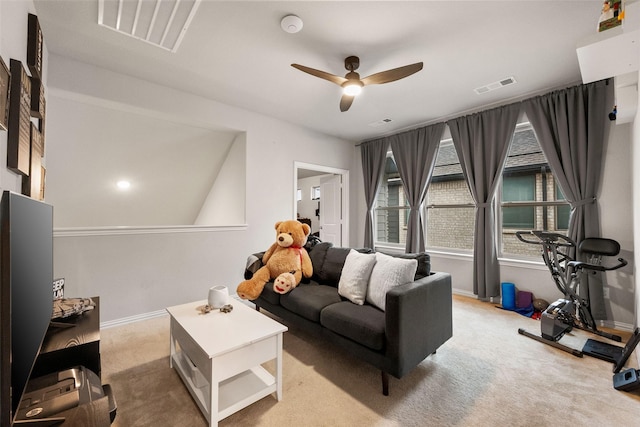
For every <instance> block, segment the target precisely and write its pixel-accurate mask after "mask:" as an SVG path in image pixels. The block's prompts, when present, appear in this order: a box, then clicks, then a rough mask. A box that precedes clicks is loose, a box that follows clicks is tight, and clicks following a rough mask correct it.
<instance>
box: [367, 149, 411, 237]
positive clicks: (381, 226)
mask: <svg viewBox="0 0 640 427" xmlns="http://www.w3.org/2000/svg"><path fill="white" fill-rule="evenodd" d="M375 218H376V241H377V242H380V243H396V244H398V245H400V244H404V243H405V242H406V240H407V220H408V218H409V204H408V202H407V200H406V198H405V195H404V189H403V187H402V181H401V180H400V174H399V173H398V167H397V166H396V162H395V159H394V158H393V154H392V153H391V152H390V151H389V152H388V153H387V160H386V163H385V168H384V175H383V177H382V181H381V183H380V187H379V188H378V195H377V198H376V209H375Z"/></svg>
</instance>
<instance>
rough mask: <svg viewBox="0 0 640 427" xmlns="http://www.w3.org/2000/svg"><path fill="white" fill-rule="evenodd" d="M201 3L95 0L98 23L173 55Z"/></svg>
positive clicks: (167, 0) (176, 0)
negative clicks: (96, 1)
mask: <svg viewBox="0 0 640 427" xmlns="http://www.w3.org/2000/svg"><path fill="white" fill-rule="evenodd" d="M200 2H201V0H98V24H100V25H102V26H103V27H106V28H109V29H111V30H114V31H117V32H119V33H121V34H125V35H127V36H130V37H133V38H135V39H138V40H142V41H145V42H147V43H150V44H152V45H154V46H157V47H159V48H162V49H165V50H168V51H170V52H175V51H177V50H178V47H179V46H180V42H181V41H182V37H184V34H185V33H186V31H187V28H188V27H189V25H190V24H191V20H192V19H193V16H194V15H195V13H196V10H197V9H198V6H199V5H200Z"/></svg>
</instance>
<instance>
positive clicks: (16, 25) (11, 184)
mask: <svg viewBox="0 0 640 427" xmlns="http://www.w3.org/2000/svg"><path fill="white" fill-rule="evenodd" d="M29 13H34V14H35V7H34V6H33V2H31V1H29V0H24V1H19V2H18V1H12V2H5V1H0V55H1V56H2V60H3V61H4V63H5V65H6V66H7V68H9V67H10V66H11V65H10V62H11V61H10V60H11V58H13V59H16V60H18V61H21V62H22V65H23V66H24V68H25V70H27V73H29V68H28V67H27V32H28V16H29ZM48 57H49V54H48V51H47V45H46V40H45V43H44V47H43V67H42V73H43V77H42V81H43V84H44V86H45V97H46V96H47V74H48V66H47V64H48ZM45 150H46V141H45ZM6 159H7V131H0V162H2V163H1V164H2V166H1V167H0V190H10V191H14V192H16V193H21V192H22V177H21V176H20V175H19V174H16V173H15V172H12V171H10V170H9V169H7V168H6ZM45 164H46V159H43V165H45Z"/></svg>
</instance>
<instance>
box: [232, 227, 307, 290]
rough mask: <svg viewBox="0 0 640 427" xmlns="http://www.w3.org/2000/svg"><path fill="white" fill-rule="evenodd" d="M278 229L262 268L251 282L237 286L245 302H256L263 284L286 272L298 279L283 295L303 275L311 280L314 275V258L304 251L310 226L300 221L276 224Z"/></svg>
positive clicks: (288, 278)
mask: <svg viewBox="0 0 640 427" xmlns="http://www.w3.org/2000/svg"><path fill="white" fill-rule="evenodd" d="M275 229H276V241H275V243H273V244H272V245H271V247H270V248H269V249H268V250H267V251H266V252H265V253H264V255H263V256H262V264H263V266H262V267H260V269H258V271H256V272H255V273H254V274H253V277H251V279H249V280H245V281H243V282H241V283H240V284H239V285H238V288H237V290H236V293H237V294H238V296H239V297H240V298H242V299H248V300H255V299H257V298H258V297H259V296H260V294H261V293H262V290H263V289H264V285H265V284H266V283H267V282H268V281H270V280H273V279H275V278H277V277H278V276H280V275H281V274H283V273H289V274H292V276H293V277H294V279H295V284H294V285H292V286H290V287H289V288H287V289H286V290H284V288H282V289H283V290H284V292H279V293H283V294H284V293H286V292H288V291H290V290H291V289H293V288H294V287H295V286H297V285H298V284H299V283H300V281H301V280H302V276H304V277H307V278H308V277H311V276H312V275H313V266H312V264H311V258H309V254H308V253H307V251H306V249H305V248H304V245H305V243H306V242H307V237H308V236H309V233H310V232H311V227H309V225H307V224H303V223H301V222H300V221H296V220H288V221H279V222H276V226H275ZM292 272H293V273H292ZM283 279H284V278H283ZM289 280H291V277H287V278H286V280H284V281H285V282H287V281H289Z"/></svg>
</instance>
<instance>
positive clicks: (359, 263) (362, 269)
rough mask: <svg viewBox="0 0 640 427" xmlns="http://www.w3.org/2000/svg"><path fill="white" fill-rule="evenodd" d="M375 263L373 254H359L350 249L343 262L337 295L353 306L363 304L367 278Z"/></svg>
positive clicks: (367, 282)
mask: <svg viewBox="0 0 640 427" xmlns="http://www.w3.org/2000/svg"><path fill="white" fill-rule="evenodd" d="M375 263H376V255H375V254H361V253H360V252H358V251H356V250H354V249H351V251H350V252H349V254H348V255H347V259H346V260H345V261H344V267H343V268H342V274H341V275H340V281H339V282H338V293H339V294H340V295H341V296H343V297H345V298H347V299H348V300H349V301H351V302H352V303H354V304H358V305H362V304H364V299H365V297H366V296H367V285H368V284H369V277H370V276H371V270H373V266H374V265H375Z"/></svg>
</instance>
